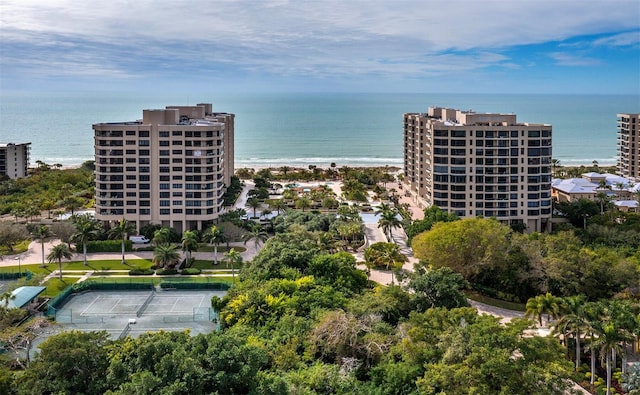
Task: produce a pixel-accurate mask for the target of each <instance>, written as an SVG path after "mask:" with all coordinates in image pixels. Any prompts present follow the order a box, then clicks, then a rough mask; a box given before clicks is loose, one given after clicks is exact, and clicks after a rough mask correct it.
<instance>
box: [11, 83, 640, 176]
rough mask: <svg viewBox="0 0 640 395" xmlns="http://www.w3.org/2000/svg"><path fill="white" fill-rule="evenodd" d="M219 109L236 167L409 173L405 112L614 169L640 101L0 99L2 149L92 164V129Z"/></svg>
mask: <svg viewBox="0 0 640 395" xmlns="http://www.w3.org/2000/svg"><path fill="white" fill-rule="evenodd" d="M201 102H204V103H213V108H214V111H219V112H231V113H234V114H236V118H235V152H236V167H250V166H251V167H261V166H274V167H278V166H282V165H284V164H287V165H293V166H300V167H306V166H308V165H310V164H313V165H318V166H328V165H329V164H330V163H332V162H333V163H336V165H337V166H338V167H341V166H345V165H346V166H365V165H389V166H402V145H403V129H402V115H403V113H405V112H425V111H426V110H427V108H428V107H429V106H443V107H452V108H457V109H461V110H470V109H471V110H474V111H477V112H501V113H515V114H517V117H518V121H519V122H529V123H549V124H551V125H553V157H554V158H556V159H559V160H560V162H561V164H563V165H576V164H591V163H592V161H593V160H597V161H598V162H599V163H600V164H601V165H605V164H614V163H615V160H616V114H617V113H638V112H640V94H639V95H525V94H521V95H516V94H513V95H504V94H501V95H498V94H433V93H424V94H423V93H409V94H398V93H392V94H386V93H363V94H354V93H335V94H329V93H286V94H275V93H274V94H253V93H246V94H245V93H243V94H240V93H235V94H222V93H220V94H216V93H211V94H207V95H198V96H197V97H196V96H191V95H187V94H166V95H154V96H152V95H144V94H139V93H138V94H116V93H107V94H104V93H103V94H100V95H94V94H88V93H60V94H51V93H49V94H27V93H6V92H3V93H1V94H0V142H3V143H6V142H31V143H32V145H31V147H32V148H31V163H32V164H33V163H34V162H35V161H36V160H42V161H44V162H46V163H50V164H53V163H60V164H62V165H65V166H73V165H78V164H80V163H82V162H84V161H86V160H90V159H93V131H92V129H91V125H92V124H94V123H100V122H121V121H133V120H136V119H140V118H141V117H142V110H143V109H148V108H164V107H165V106H166V105H193V104H196V103H201Z"/></svg>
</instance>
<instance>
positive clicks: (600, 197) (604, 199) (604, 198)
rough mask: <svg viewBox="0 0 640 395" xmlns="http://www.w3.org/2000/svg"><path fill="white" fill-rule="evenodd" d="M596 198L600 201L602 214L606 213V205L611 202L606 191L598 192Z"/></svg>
mask: <svg viewBox="0 0 640 395" xmlns="http://www.w3.org/2000/svg"><path fill="white" fill-rule="evenodd" d="M596 200H597V201H598V203H600V214H602V213H604V206H605V204H608V203H609V196H608V195H607V193H606V192H603V191H600V192H598V193H597V194H596Z"/></svg>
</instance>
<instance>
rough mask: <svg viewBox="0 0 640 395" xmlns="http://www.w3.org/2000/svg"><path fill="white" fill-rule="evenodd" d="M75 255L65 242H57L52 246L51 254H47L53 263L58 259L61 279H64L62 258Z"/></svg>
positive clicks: (69, 257)
mask: <svg viewBox="0 0 640 395" xmlns="http://www.w3.org/2000/svg"><path fill="white" fill-rule="evenodd" d="M72 257H73V253H72V252H71V250H70V249H69V246H67V245H66V244H65V243H60V244H56V245H54V246H53V248H51V251H49V254H48V255H47V261H49V263H52V262H54V261H58V273H59V275H60V281H62V260H63V259H71V258H72Z"/></svg>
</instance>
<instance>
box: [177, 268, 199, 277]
mask: <svg viewBox="0 0 640 395" xmlns="http://www.w3.org/2000/svg"><path fill="white" fill-rule="evenodd" d="M200 273H202V270H200V269H198V268H197V267H189V268H186V269H182V271H181V272H180V274H183V275H195V274H200Z"/></svg>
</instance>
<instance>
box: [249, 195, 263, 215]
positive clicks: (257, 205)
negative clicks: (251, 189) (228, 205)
mask: <svg viewBox="0 0 640 395" xmlns="http://www.w3.org/2000/svg"><path fill="white" fill-rule="evenodd" d="M261 206H262V203H260V200H258V198H256V197H252V198H251V199H249V200H247V207H251V208H252V209H253V218H256V210H257V209H259V208H260V207H261Z"/></svg>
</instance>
